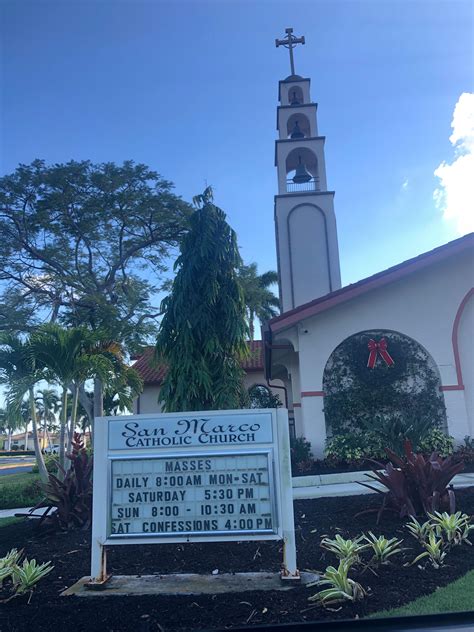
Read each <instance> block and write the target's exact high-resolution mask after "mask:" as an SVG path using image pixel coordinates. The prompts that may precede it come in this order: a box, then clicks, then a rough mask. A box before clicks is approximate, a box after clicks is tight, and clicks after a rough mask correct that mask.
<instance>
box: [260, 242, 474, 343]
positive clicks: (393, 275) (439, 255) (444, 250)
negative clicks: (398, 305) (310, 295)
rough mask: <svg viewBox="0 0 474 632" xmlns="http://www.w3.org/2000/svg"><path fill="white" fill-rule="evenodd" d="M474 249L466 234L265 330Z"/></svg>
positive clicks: (279, 327) (318, 300)
mask: <svg viewBox="0 0 474 632" xmlns="http://www.w3.org/2000/svg"><path fill="white" fill-rule="evenodd" d="M473 246H474V233H469V234H468V235H465V236H464V237H460V238H459V239H455V240H454V241H450V242H448V243H447V244H444V245H443V246H439V247H438V248H434V250H429V251H428V252H424V253H423V254H421V255H418V257H414V258H413V259H408V260H407V261H403V262H402V263H399V264H397V265H395V266H392V267H391V268H387V269H386V270H383V271H382V272H377V273H376V274H373V275H372V276H370V277H367V278H365V279H362V280H361V281H357V283H352V284H351V285H346V286H345V287H342V288H341V289H340V290H335V291H334V292H330V293H329V294H325V295H324V296H320V297H319V298H316V299H314V300H312V301H309V302H308V303H304V304H303V305H300V306H299V307H296V308H295V309H292V310H289V311H287V312H284V313H283V314H280V316H276V317H275V318H272V319H271V320H270V321H269V322H268V327H269V328H270V330H271V331H272V332H273V333H276V332H278V331H281V330H283V329H286V328H288V327H291V326H292V325H295V324H296V323H298V322H300V321H301V320H304V319H305V318H308V317H310V316H315V315H316V314H319V313H320V312H323V311H326V310H327V309H330V308H331V307H334V306H336V305H340V304H341V303H345V302H346V301H349V300H351V299H353V298H355V297H356V296H360V295H361V294H365V293H366V292H369V291H370V290H374V289H376V288H378V287H381V286H383V285H387V284H388V283H392V282H393V281H397V280H398V279H400V278H403V277H405V276H408V275H409V274H412V273H413V272H418V271H419V270H422V269H423V268H425V267H427V266H429V265H432V264H435V263H438V262H440V261H443V260H445V259H447V258H448V257H452V256H453V255H456V254H458V253H461V252H463V251H466V250H471V251H472V249H473Z"/></svg>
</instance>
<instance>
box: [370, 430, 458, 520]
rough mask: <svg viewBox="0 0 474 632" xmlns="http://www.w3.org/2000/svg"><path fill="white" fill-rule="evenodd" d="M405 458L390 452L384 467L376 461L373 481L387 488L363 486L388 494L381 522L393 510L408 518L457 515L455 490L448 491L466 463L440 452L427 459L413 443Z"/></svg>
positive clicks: (407, 442)
mask: <svg viewBox="0 0 474 632" xmlns="http://www.w3.org/2000/svg"><path fill="white" fill-rule="evenodd" d="M404 452H405V455H404V456H403V457H399V456H398V455H397V454H395V452H392V450H389V449H386V453H387V455H388V457H389V459H390V461H389V462H388V463H387V464H386V465H384V464H383V463H380V462H378V461H372V463H374V465H375V468H376V469H373V470H372V474H367V476H368V477H369V478H371V479H372V480H374V481H377V482H379V483H381V484H382V485H383V486H384V487H385V488H386V489H379V488H377V487H373V486H372V485H369V484H368V483H360V485H364V486H365V487H368V488H369V489H372V490H374V491H376V492H378V493H379V494H383V495H384V499H383V503H382V507H381V508H380V510H379V512H378V515H377V522H378V521H379V519H380V516H381V515H382V513H383V511H384V510H385V509H392V510H395V511H397V512H398V513H399V515H400V517H401V518H404V517H405V516H419V515H423V514H426V513H428V512H433V511H449V512H450V513H454V511H455V507H456V502H455V496H454V491H453V490H452V489H449V488H448V485H449V483H450V482H451V480H452V479H453V478H454V476H456V474H459V472H461V471H462V470H463V469H464V464H463V463H459V462H455V461H454V460H453V458H452V457H450V456H449V457H447V458H442V457H440V456H438V454H437V453H436V452H433V454H432V455H431V456H430V457H429V459H425V457H423V455H422V454H415V453H414V452H413V449H412V445H411V442H410V441H408V440H406V441H405V443H404Z"/></svg>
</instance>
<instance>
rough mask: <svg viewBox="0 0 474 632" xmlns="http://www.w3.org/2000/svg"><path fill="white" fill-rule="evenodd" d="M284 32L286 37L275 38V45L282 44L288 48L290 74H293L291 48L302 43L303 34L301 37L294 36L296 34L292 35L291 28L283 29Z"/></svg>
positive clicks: (293, 66)
mask: <svg viewBox="0 0 474 632" xmlns="http://www.w3.org/2000/svg"><path fill="white" fill-rule="evenodd" d="M285 33H286V34H287V35H286V37H285V38H284V39H281V40H279V39H276V40H275V45H276V47H277V48H278V47H279V46H284V47H285V48H288V49H289V50H290V67H291V74H292V75H294V74H295V62H294V60H293V48H294V47H295V46H296V44H304V43H305V41H304V35H302V36H301V37H296V35H293V29H285Z"/></svg>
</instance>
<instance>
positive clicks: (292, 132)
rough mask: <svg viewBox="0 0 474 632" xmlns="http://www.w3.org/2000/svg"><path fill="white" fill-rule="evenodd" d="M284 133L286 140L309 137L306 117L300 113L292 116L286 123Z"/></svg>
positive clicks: (309, 132)
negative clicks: (285, 133) (285, 132)
mask: <svg viewBox="0 0 474 632" xmlns="http://www.w3.org/2000/svg"><path fill="white" fill-rule="evenodd" d="M286 131H287V135H288V138H293V139H295V138H308V137H309V136H311V131H310V126H309V119H308V117H307V116H305V115H304V114H301V113H300V112H298V113H297V114H292V115H291V116H290V117H289V118H288V121H287V123H286Z"/></svg>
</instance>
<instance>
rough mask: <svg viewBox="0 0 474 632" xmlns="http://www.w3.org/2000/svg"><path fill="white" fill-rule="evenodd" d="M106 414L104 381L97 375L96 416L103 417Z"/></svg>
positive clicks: (95, 390) (95, 388) (95, 380)
mask: <svg viewBox="0 0 474 632" xmlns="http://www.w3.org/2000/svg"><path fill="white" fill-rule="evenodd" d="M103 414H104V394H103V387H102V381H101V380H100V379H99V378H98V377H96V378H95V379H94V417H102V415H103Z"/></svg>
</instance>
